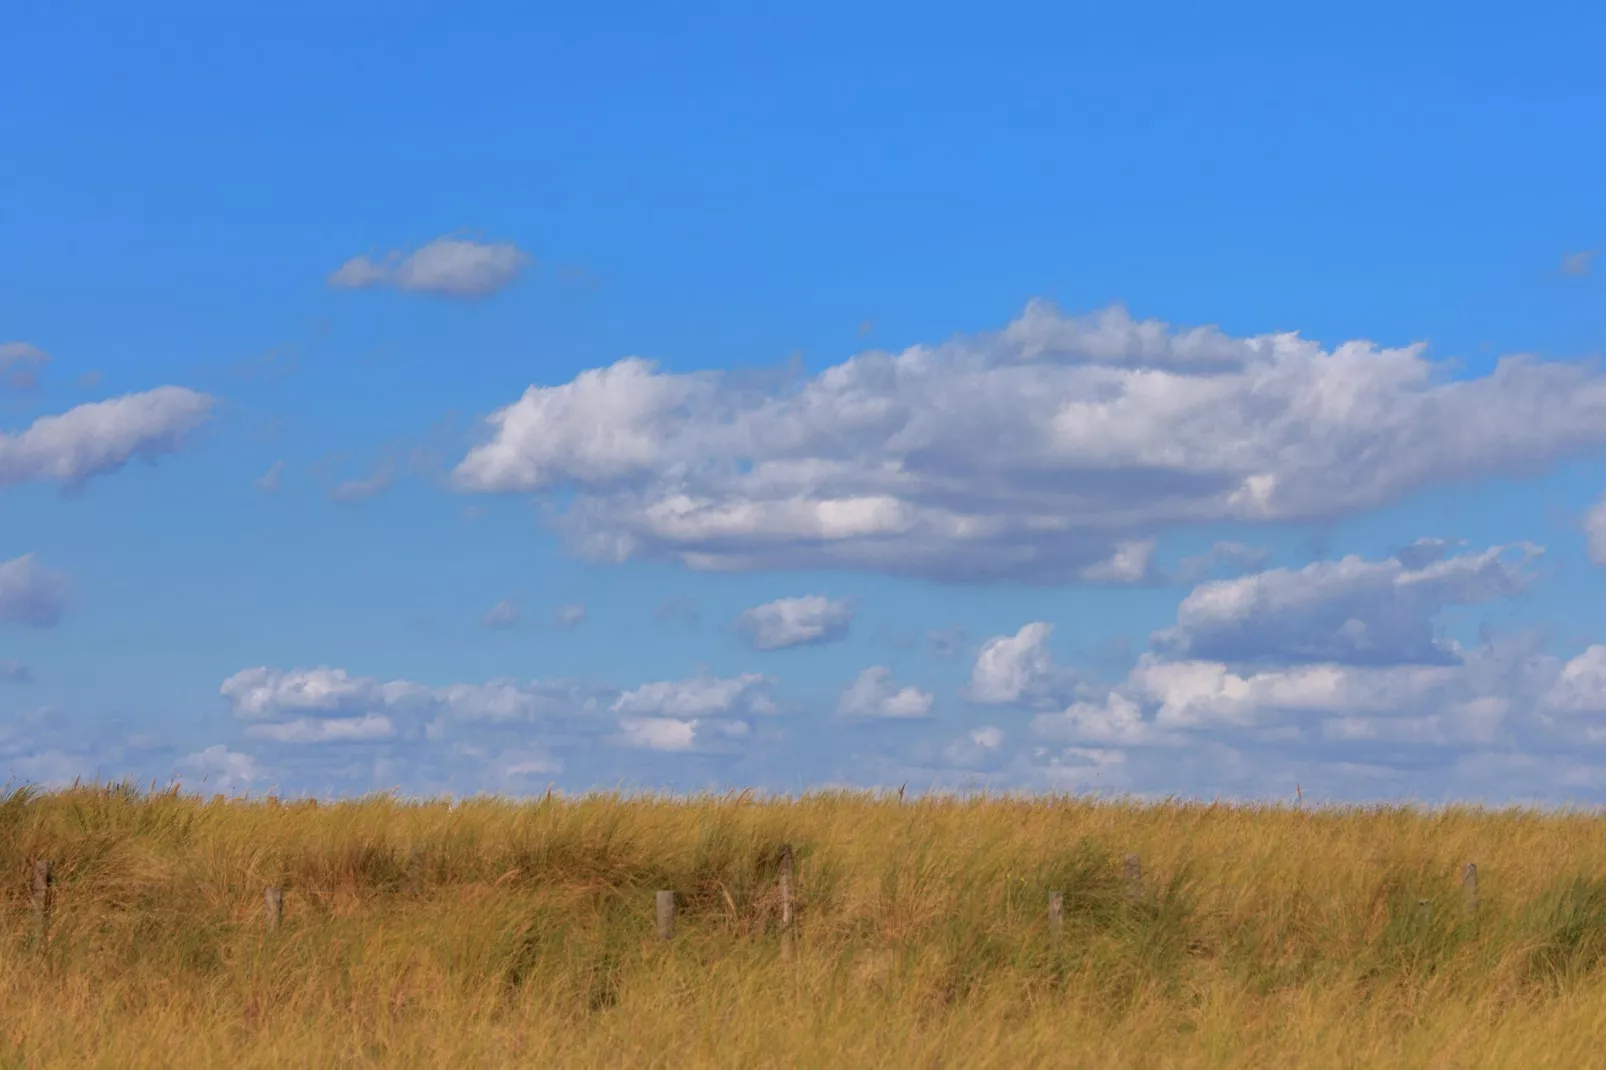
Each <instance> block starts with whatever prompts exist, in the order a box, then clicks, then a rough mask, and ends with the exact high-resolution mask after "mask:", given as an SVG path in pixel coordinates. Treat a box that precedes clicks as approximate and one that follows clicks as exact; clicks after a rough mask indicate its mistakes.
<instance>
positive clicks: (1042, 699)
mask: <svg viewBox="0 0 1606 1070" xmlns="http://www.w3.org/2000/svg"><path fill="white" fill-rule="evenodd" d="M1053 633H1054V626H1053V625H1051V624H1047V623H1045V622H1042V621H1036V622H1033V623H1031V624H1026V625H1022V626H1021V629H1020V631H1018V632H1016V633H1015V634H1014V635H1000V636H995V637H994V638H992V639H989V640H987V641H986V642H985V643H983V644H982V646H981V650H980V651H979V652H978V653H977V654H976V664H975V665H974V666H973V667H972V669H971V672H970V687H969V689H968V692H967V695H968V697H969V699H970V701H972V702H976V703H980V704H981V705H984V706H1003V705H1014V704H1019V705H1027V706H1033V705H1043V704H1044V703H1048V704H1054V703H1056V702H1063V701H1065V700H1066V699H1069V698H1070V697H1071V695H1072V694H1073V693H1074V692H1075V690H1076V674H1075V673H1074V672H1073V671H1071V670H1070V669H1067V668H1063V667H1061V666H1058V665H1055V664H1054V658H1053V655H1052V654H1050V653H1049V650H1048V640H1049V637H1050V636H1052V635H1053Z"/></svg>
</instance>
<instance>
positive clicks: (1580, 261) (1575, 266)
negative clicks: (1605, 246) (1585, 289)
mask: <svg viewBox="0 0 1606 1070" xmlns="http://www.w3.org/2000/svg"><path fill="white" fill-rule="evenodd" d="M1599 251H1600V250H1598V249H1584V250H1582V251H1580V252H1576V253H1568V254H1567V255H1566V256H1564V257H1562V258H1561V273H1562V274H1563V275H1569V276H1571V277H1572V278H1575V279H1581V278H1583V277H1584V276H1586V275H1588V274H1589V272H1590V270H1591V269H1592V268H1593V267H1594V266H1595V254H1596V253H1598V252H1599Z"/></svg>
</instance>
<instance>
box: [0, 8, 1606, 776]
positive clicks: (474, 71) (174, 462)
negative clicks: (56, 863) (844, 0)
mask: <svg viewBox="0 0 1606 1070" xmlns="http://www.w3.org/2000/svg"><path fill="white" fill-rule="evenodd" d="M382 8H390V9H392V10H390V11H386V10H382ZM397 10H402V11H404V12H405V13H403V14H397V13H395V12H396V11H397ZM1603 31H1606V17H1603V16H1602V15H1601V14H1600V13H1599V12H1597V11H1595V10H1593V9H1592V8H1591V7H1589V6H1586V5H1582V4H1578V5H1542V6H1540V7H1530V8H1528V9H1524V11H1523V12H1522V13H1520V16H1519V15H1514V14H1513V13H1512V12H1511V11H1510V9H1509V8H1503V9H1495V8H1493V7H1487V8H1482V7H1478V6H1475V5H1474V6H1468V5H1464V4H1463V5H1457V6H1455V7H1454V8H1452V7H1450V6H1449V5H1412V7H1411V8H1410V10H1408V11H1401V10H1400V9H1398V8H1396V7H1387V8H1385V7H1383V6H1382V5H1348V6H1346V7H1345V8H1344V9H1343V11H1342V12H1336V13H1334V14H1333V15H1331V16H1323V15H1319V14H1316V13H1312V12H1296V11H1294V10H1293V9H1290V8H1288V7H1287V6H1286V5H1279V6H1272V5H1239V6H1235V7H1234V9H1233V11H1232V12H1231V13H1230V14H1223V13H1222V12H1220V11H1217V10H1212V11H1209V12H1203V11H1201V10H1198V9H1196V7H1195V6H1194V5H1176V4H1147V5H1136V4H1134V5H1101V6H1099V7H1097V8H1093V7H1083V8H1078V7H1073V6H1066V5H1054V6H1050V5H1040V6H1028V5H1004V4H993V5H988V6H986V7H975V8H969V9H964V8H960V7H947V8H943V9H940V10H932V9H929V8H924V9H916V8H915V7H913V6H910V7H906V8H901V9H900V8H899V7H897V6H893V5H881V6H878V7H875V8H874V9H873V10H865V9H863V8H861V7H851V8H850V7H848V6H847V5H832V4H826V5H813V6H810V7H809V8H807V9H806V10H804V9H798V10H797V11H796V12H787V13H782V12H777V11H773V10H769V11H766V10H762V9H761V8H760V7H755V6H753V5H728V6H719V5H701V6H696V7H691V6H682V7H680V8H679V9H677V10H675V11H673V12H670V11H668V10H666V9H658V8H651V7H646V6H642V7H637V6H632V5H615V6H613V7H611V8H603V7H598V6H595V5H593V6H590V7H587V8H585V9H584V10H581V9H578V8H577V9H573V10H569V11H557V10H532V9H525V8H520V7H516V6H514V5H489V4H454V5H444V4H443V5H428V4H409V5H394V4H392V5H358V4H342V5H318V6H314V5H311V4H281V5H274V6H272V7H269V6H267V5H250V6H245V5H231V6H229V8H228V9H227V10H220V9H218V8H217V7H216V6H215V5H195V4H156V5H152V6H149V7H147V8H145V9H142V11H141V12H140V13H139V15H138V16H135V15H133V14H131V13H130V12H128V11H127V10H126V9H125V8H122V7H119V6H116V5H101V4H77V5H74V4H51V5H43V4H37V5H24V6H23V7H22V8H21V9H20V11H19V13H18V14H16V15H15V16H8V25H7V30H6V32H5V37H4V39H3V40H0V99H4V100H6V101H7V105H6V107H5V108H3V109H0V144H3V145H4V146H5V150H4V153H3V154H0V434H3V435H4V437H3V438H0V760H3V764H5V765H6V766H7V772H8V773H9V775H11V776H12V777H13V778H15V779H19V780H29V781H34V782H38V783H46V784H49V783H58V782H61V781H63V780H66V781H70V780H71V779H72V778H73V777H75V776H83V777H101V778H110V777H121V776H136V777H139V778H141V779H147V780H148V779H152V778H154V779H156V780H158V781H163V782H165V781H167V780H168V779H169V778H171V777H173V776H178V777H180V778H181V779H182V781H183V782H184V783H185V784H187V785H192V786H203V781H204V788H205V790H211V789H212V788H221V789H223V790H227V791H241V790H250V791H253V792H263V791H269V790H277V791H281V792H286V793H302V792H313V793H319V794H325V793H332V794H345V793H355V792H362V791H368V790H374V789H377V788H391V787H394V788H399V789H400V790H402V791H404V792H409V793H414V792H436V791H454V792H472V791H495V792H539V791H544V790H546V788H547V786H548V785H549V784H550V785H555V786H557V787H559V788H562V789H565V790H580V789H584V788H590V787H599V786H602V787H612V786H625V787H631V788H662V789H673V790H687V789H696V788H704V787H719V788H723V787H729V786H747V785H756V786H758V787H761V788H769V789H775V790H789V791H795V790H800V789H803V788H807V787H811V786H813V787H818V786H824V785H857V786H866V787H876V786H893V787H895V786H897V785H899V784H903V783H908V784H909V785H910V786H911V788H924V787H945V788H963V787H976V788H986V789H992V790H1056V791H1084V790H1098V791H1106V790H1107V791H1123V792H1135V793H1142V794H1159V795H1164V794H1170V793H1173V792H1175V793H1178V794H1183V795H1201V796H1211V795H1216V794H1220V795H1222V796H1236V797H1248V796H1281V795H1284V794H1288V793H1291V792H1292V791H1293V788H1294V785H1295V784H1299V785H1301V786H1302V790H1303V792H1304V793H1305V794H1306V795H1307V796H1311V795H1314V796H1315V797H1317V798H1324V797H1325V798H1333V799H1376V798H1407V797H1409V798H1422V799H1431V800H1441V799H1445V798H1457V799H1486V800H1512V799H1534V800H1547V801H1553V802H1578V801H1590V802H1592V801H1596V800H1597V799H1599V798H1600V797H1601V796H1602V795H1606V749H1603V748H1606V620H1603V618H1602V615H1601V610H1600V608H1599V607H1600V606H1601V605H1602V604H1603V595H1606V508H1603V507H1601V506H1599V505H1598V504H1597V503H1600V502H1602V500H1603V497H1602V496H1603V492H1606V468H1603V466H1602V463H1601V462H1602V460H1603V459H1606V369H1603V368H1601V367H1600V366H1599V365H1597V364H1596V363H1594V360H1595V357H1596V355H1597V354H1598V353H1599V351H1600V348H1601V340H1602V337H1603V335H1606V302H1603V300H1602V294H1603V290H1602V280H1601V274H1602V272H1603V271H1606V268H1602V267H1600V266H1598V265H1596V264H1595V263H1594V262H1593V260H1592V255H1593V250H1594V249H1596V248H1597V247H1599V246H1601V245H1602V244H1606V205H1603V202H1602V199H1601V197H1600V195H1599V189H1600V175H1601V172H1602V163H1603V161H1606V152H1603V150H1602V149H1601V148H1600V146H1601V145H1602V144H1603V143H1606V138H1603V137H1602V136H1601V134H1602V130H1601V121H1600V114H1601V105H1602V103H1603V101H1606V74H1603V73H1602V71H1601V68H1600V64H1599V63H1598V56H1597V55H1596V54H1595V52H1596V45H1595V43H1596V42H1598V41H1599V40H1600V39H1601V35H1602V33H1603ZM499 606H501V607H502V608H500V609H498V608H497V607H499ZM560 612H561V614H562V620H561V621H560V619H559V617H560Z"/></svg>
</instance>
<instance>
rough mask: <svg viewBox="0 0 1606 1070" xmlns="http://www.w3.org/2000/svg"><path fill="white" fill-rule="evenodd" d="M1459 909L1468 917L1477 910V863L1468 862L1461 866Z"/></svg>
mask: <svg viewBox="0 0 1606 1070" xmlns="http://www.w3.org/2000/svg"><path fill="white" fill-rule="evenodd" d="M1461 909H1462V911H1463V912H1465V913H1466V915H1467V916H1468V917H1472V916H1473V915H1475V914H1476V913H1477V912H1478V864H1477V863H1476V862H1468V863H1466V864H1465V865H1463V866H1462V867H1461Z"/></svg>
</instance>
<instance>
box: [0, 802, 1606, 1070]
mask: <svg viewBox="0 0 1606 1070" xmlns="http://www.w3.org/2000/svg"><path fill="white" fill-rule="evenodd" d="M783 843H790V844H791V845H793V847H794V850H795V858H796V862H795V865H796V889H797V931H796V940H795V950H794V953H793V954H792V955H791V956H790V958H789V959H783V957H782V941H781V937H780V934H779V931H778V929H779V925H778V922H779V917H780V914H779V896H778V894H777V891H776V879H775V877H776V860H777V850H778V848H779V846H780V845H781V844H783ZM1128 852H1134V853H1137V854H1138V855H1139V856H1140V857H1141V859H1142V867H1143V884H1142V886H1141V888H1140V890H1139V895H1138V898H1136V899H1135V900H1134V899H1131V898H1129V897H1128V895H1127V890H1126V886H1125V884H1124V881H1123V876H1122V856H1124V855H1125V854H1127V853H1128ZM34 858H48V859H49V860H51V862H52V863H53V866H54V872H55V875H56V884H55V887H54V891H53V902H52V904H51V910H50V917H49V920H48V928H47V929H46V930H45V931H44V932H43V933H42V932H41V926H40V922H39V919H38V917H37V915H36V914H35V912H34V910H33V907H32V899H31V890H30V883H29V871H30V862H31V860H32V859H34ZM1466 861H1474V862H1476V863H1477V864H1478V870H1479V874H1478V875H1479V884H1480V886H1479V902H1478V905H1477V909H1476V910H1475V911H1473V912H1471V913H1470V914H1469V913H1468V912H1467V911H1466V910H1465V908H1464V906H1463V902H1462V888H1461V865H1462V863H1463V862H1466ZM0 866H3V870H0V872H4V873H5V874H6V875H7V879H6V882H5V886H4V891H5V899H4V906H5V918H6V922H5V928H4V931H3V933H0V1063H3V1065H6V1066H17V1067H43V1066H69V1065H70V1066H106V1067H179V1066H185V1067H189V1066H196V1067H201V1066H228V1067H284V1066H317V1067H325V1066H330V1067H333V1066H369V1065H376V1066H381V1065H382V1066H429V1067H437V1066H438V1067H446V1066H463V1067H469V1066H472V1067H481V1066H485V1067H495V1066H582V1067H584V1066H598V1067H601V1066H608V1067H618V1066H649V1067H650V1066H666V1067H667V1066H675V1067H685V1066H729V1067H763V1066H809V1067H826V1066H830V1067H858V1066H910V1067H938V1066H941V1067H1022V1066H1116V1067H1123V1066H1134V1067H1137V1066H1141V1067H1162V1066H1179V1067H1183V1066H1186V1067H1193V1066H1199V1067H1206V1066H1209V1067H1258V1066H1277V1067H1295V1066H1299V1067H1305V1066H1310V1067H1327V1066H1431V1067H1467V1068H1470V1067H1481V1066H1513V1067H1517V1066H1520V1067H1546V1066H1554V1067H1589V1066H1603V1065H1606V1048H1603V1047H1602V1044H1601V1038H1602V1037H1606V983H1603V977H1606V961H1603V959H1606V819H1602V818H1599V817H1594V816H1590V815H1586V814H1543V813H1539V812H1532V811H1516V810H1512V811H1478V810H1471V809H1465V810H1434V811H1425V810H1413V809H1407V808H1393V809H1350V810H1310V809H1307V810H1300V809H1297V808H1294V807H1269V806H1268V807H1232V806H1227V805H1225V804H1222V805H1219V806H1210V805H1206V804H1187V805H1184V804H1180V803H1177V804H1162V805H1155V806H1147V807H1145V806H1138V805H1135V804H1122V803H1112V802H1104V803H1096V802H1093V801H1089V800H1085V799H1080V800H1079V799H1071V798H1064V799H1034V800H1026V799H1005V798H991V799H981V798H977V799H959V798H949V799H940V800H939V799H927V800H913V799H911V800H909V801H905V802H899V801H898V800H897V799H896V798H890V799H889V798H872V797H869V796H853V795H820V796H812V797H807V798H804V799H801V800H754V799H751V798H723V799H722V798H699V799H628V798H615V797H601V796H599V797H585V798H577V799H560V798H552V799H548V800H545V801H536V802H531V803H524V804H517V803H511V802H498V801H490V800H486V801H469V802H460V803H458V804H456V805H451V804H449V803H446V802H426V803H406V802H402V801H398V800H393V799H389V798H385V797H377V798H369V799H364V800H360V801H353V802H349V803H341V804H334V805H331V804H327V803H325V804H315V803H312V802H278V801H275V800H271V799H269V800H261V801H240V800H224V799H221V798H220V799H212V800H206V799H202V798H197V797H195V796H180V795H175V794H172V793H140V792H137V791H135V790H132V789H129V788H113V789H104V788H95V789H79V790H74V791H68V792H63V793H58V794H46V795H35V794H32V793H29V792H26V791H16V792H12V793H10V794H7V795H5V796H0ZM269 885H282V887H283V888H284V918H283V924H282V925H281V926H280V927H279V929H278V930H277V931H273V932H269V931H267V926H266V923H265V920H264V909H263V891H264V888H265V887H267V886H269ZM660 888H669V889H674V890H676V891H677V892H678V894H679V914H678V918H677V932H676V934H675V936H674V938H673V939H671V940H670V941H667V942H664V941H660V940H658V939H657V938H656V933H655V927H654V913H653V912H654V902H653V900H654V892H655V891H656V890H657V889H660ZM1051 890H1058V891H1061V892H1062V893H1063V895H1064V926H1063V932H1062V933H1061V934H1060V936H1059V938H1058V939H1055V938H1054V936H1053V935H1052V933H1051V930H1050V927H1049V924H1048V920H1047V910H1046V904H1047V900H1048V894H1049V892H1050V891H1051ZM1422 900H1427V902H1426V903H1425V904H1424V903H1423V902H1422Z"/></svg>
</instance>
